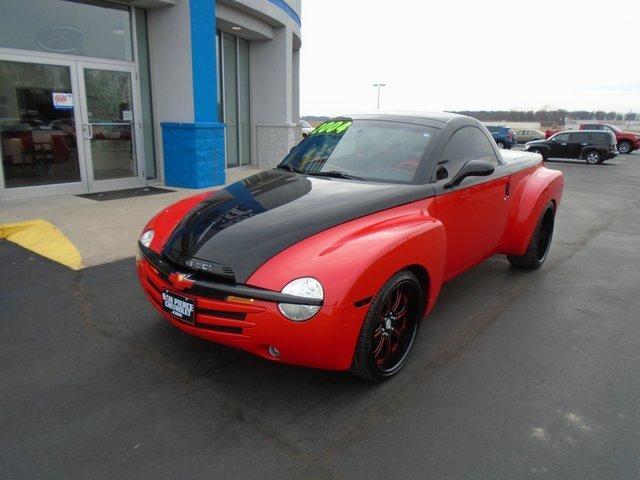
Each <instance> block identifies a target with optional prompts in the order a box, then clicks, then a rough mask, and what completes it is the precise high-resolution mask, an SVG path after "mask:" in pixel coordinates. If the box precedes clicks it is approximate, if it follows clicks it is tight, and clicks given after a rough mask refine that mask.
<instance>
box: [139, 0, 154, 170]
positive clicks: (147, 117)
mask: <svg viewBox="0 0 640 480" xmlns="http://www.w3.org/2000/svg"><path fill="white" fill-rule="evenodd" d="M135 14H136V38H137V40H138V42H137V43H138V55H137V57H138V65H139V67H138V68H139V71H140V103H141V105H142V112H140V113H141V118H142V134H143V137H144V138H143V139H142V140H143V142H144V163H145V171H146V173H147V179H151V178H156V177H157V172H156V154H155V149H154V138H153V110H152V107H151V72H150V71H149V40H148V38H149V37H148V35H147V14H146V12H145V11H144V10H142V9H141V8H136V10H135Z"/></svg>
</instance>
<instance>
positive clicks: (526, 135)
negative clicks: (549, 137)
mask: <svg viewBox="0 0 640 480" xmlns="http://www.w3.org/2000/svg"><path fill="white" fill-rule="evenodd" d="M544 138H545V137H544V133H543V132H541V131H540V130H533V129H522V130H516V142H517V143H527V142H532V141H533V140H544Z"/></svg>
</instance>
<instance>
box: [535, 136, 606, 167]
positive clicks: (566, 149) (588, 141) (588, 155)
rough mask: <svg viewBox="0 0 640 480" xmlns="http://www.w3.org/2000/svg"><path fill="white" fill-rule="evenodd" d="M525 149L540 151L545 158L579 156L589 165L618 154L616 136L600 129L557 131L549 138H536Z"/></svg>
mask: <svg viewBox="0 0 640 480" xmlns="http://www.w3.org/2000/svg"><path fill="white" fill-rule="evenodd" d="M524 150H526V151H527V152H532V153H539V154H540V155H542V158H543V159H545V160H546V159H547V158H550V157H557V158H579V159H583V160H585V161H586V162H587V163H588V164H589V165H595V164H597V163H602V162H604V161H605V160H609V159H610V158H613V157H615V156H616V155H618V148H617V142H616V136H615V135H614V134H613V133H611V132H603V131H598V130H580V131H566V132H560V133H556V134H555V135H554V136H552V137H550V138H548V139H547V140H535V141H533V142H529V143H527V144H526V145H525V146H524Z"/></svg>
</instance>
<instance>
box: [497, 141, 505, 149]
mask: <svg viewBox="0 0 640 480" xmlns="http://www.w3.org/2000/svg"><path fill="white" fill-rule="evenodd" d="M496 145H498V148H500V149H503V148H505V147H506V145H505V143H504V142H503V141H502V140H498V141H497V142H496Z"/></svg>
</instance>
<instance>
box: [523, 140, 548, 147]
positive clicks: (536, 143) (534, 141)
mask: <svg viewBox="0 0 640 480" xmlns="http://www.w3.org/2000/svg"><path fill="white" fill-rule="evenodd" d="M549 143H550V142H549V140H548V139H547V140H531V141H530V142H527V143H525V144H524V146H525V147H528V146H529V145H549Z"/></svg>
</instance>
